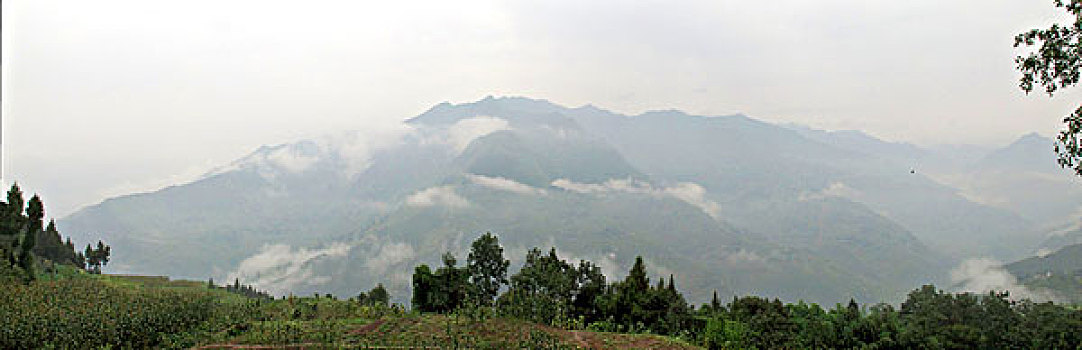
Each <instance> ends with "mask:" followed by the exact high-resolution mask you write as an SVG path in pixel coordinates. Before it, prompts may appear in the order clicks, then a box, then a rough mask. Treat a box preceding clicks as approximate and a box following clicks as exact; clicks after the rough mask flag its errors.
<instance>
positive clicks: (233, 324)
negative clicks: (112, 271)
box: [0, 269, 697, 349]
mask: <svg viewBox="0 0 1082 350" xmlns="http://www.w3.org/2000/svg"><path fill="white" fill-rule="evenodd" d="M0 305H4V307H0V348H5V349H16V348H96V347H122V348H127V347H131V348H150V347H160V348H199V349H232V348H252V347H258V348H307V349H311V348H471V349H507V348H529V349H576V348H587V349H633V348H638V349H641V348H652V349H695V348H697V347H695V346H692V345H689V344H686V343H685V342H682V341H679V340H675V339H672V338H667V337H662V336H657V335H644V334H617V333H605V332H592V331H586V330H562V329H557V328H553V327H549V326H542V325H538V324H534V323H530V322H527V321H522V320H515V319H507V318H492V317H484V316H483V315H473V316H466V315H455V316H449V315H436V314H419V313H411V312H406V311H404V309H403V308H401V307H399V306H397V305H395V306H383V305H363V304H362V303H360V302H358V301H356V300H353V299H350V300H338V299H334V298H330V297H326V296H318V295H315V296H308V297H287V298H281V299H269V298H260V297H255V298H252V297H246V296H242V295H239V294H237V293H233V292H230V291H228V290H227V289H226V288H222V287H210V285H209V284H208V283H206V282H195V281H170V280H169V279H168V278H165V277H145V276H108V275H92V274H86V273H81V272H78V271H76V270H74V269H62V270H61V271H59V272H57V273H53V274H49V275H43V276H42V277H41V278H39V280H37V281H34V282H32V283H30V284H29V285H24V284H21V283H9V282H5V283H3V288H0Z"/></svg>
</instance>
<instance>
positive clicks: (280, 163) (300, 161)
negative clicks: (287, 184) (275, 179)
mask: <svg viewBox="0 0 1082 350" xmlns="http://www.w3.org/2000/svg"><path fill="white" fill-rule="evenodd" d="M265 159H266V161H267V162H269V163H270V164H272V165H274V166H277V167H279V168H282V169H285V170H286V171H289V172H291V173H299V172H303V171H305V170H307V169H308V168H310V167H312V165H313V164H316V162H317V161H319V157H316V156H315V155H312V154H305V153H303V152H300V151H299V150H297V149H295V148H294V147H282V148H279V149H277V150H274V151H273V152H270V154H268V155H267V157H266V158H265Z"/></svg>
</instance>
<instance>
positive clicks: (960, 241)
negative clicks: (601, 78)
mask: <svg viewBox="0 0 1082 350" xmlns="http://www.w3.org/2000/svg"><path fill="white" fill-rule="evenodd" d="M1041 145H1045V146H1046V147H1042V146H1041ZM1052 157H1053V155H1052V153H1051V140H1050V139H1047V138H1043V137H1040V136H1037V135H1027V136H1024V137H1023V138H1021V139H1020V140H1019V141H1018V142H1015V143H1014V144H1011V145H1009V146H1007V147H1005V148H1003V149H998V150H974V149H970V148H935V149H926V148H921V147H917V146H914V145H910V144H904V143H891V142H886V141H882V140H879V139H876V138H874V137H871V136H869V135H867V134H864V133H861V132H859V131H836V132H830V131H822V130H815V129H811V128H807V127H804V126H799V125H774V124H770V123H765V122H762V121H758V120H755V119H752V118H748V117H746V116H742V115H731V116H711V117H707V116H692V115H687V114H685V113H682V112H679V111H656V112H648V113H644V114H641V115H636V116H626V115H620V114H616V113H613V112H609V111H606V110H603V109H599V108H596V107H593V106H589V105H588V106H583V107H579V108H567V107H563V106H559V105H556V104H553V103H550V102H548V101H544V100H534V99H527V98H492V97H489V98H485V99H483V100H480V101H477V102H473V103H465V104H449V103H443V104H439V105H437V106H434V107H433V108H432V109H430V110H429V111H427V112H425V113H423V114H421V115H419V116H417V117H415V118H412V119H409V120H408V121H406V122H405V123H404V124H403V125H402V126H401V127H399V128H395V129H388V130H379V131H375V130H359V131H350V132H342V133H339V134H335V135H328V136H326V137H322V138H319V139H313V140H303V141H298V142H295V143H290V144H283V145H276V146H264V147H260V148H259V149H257V150H256V151H255V152H253V153H252V154H250V155H248V156H246V157H244V158H242V159H239V160H237V161H235V162H233V163H232V164H228V165H226V166H223V167H222V168H220V169H217V170H215V171H214V172H211V173H209V174H207V175H206V176H204V177H203V178H201V179H199V180H197V181H194V182H192V183H188V184H182V185H177V186H172V187H169V188H165V189H162V190H159V191H156V192H152V193H145V194H134V195H129V196H123V197H118V198H112V199H109V200H106V201H104V202H102V203H101V204H98V205H94V206H91V207H87V208H84V209H82V210H80V211H79V212H76V213H75V214H72V215H70V216H68V217H66V218H64V219H62V220H60V221H59V223H58V224H59V226H60V228H61V230H62V231H63V232H65V233H66V234H72V235H75V237H77V238H81V239H82V240H84V241H85V240H90V239H98V238H104V239H105V240H107V241H108V242H110V243H111V245H112V246H113V247H114V248H115V249H114V254H115V257H114V260H113V263H112V269H114V270H115V271H118V272H129V273H151V274H168V275H170V276H176V277H188V278H208V277H213V278H215V279H217V280H222V279H228V280H233V279H234V278H238V279H240V280H241V282H242V283H253V284H256V285H257V286H260V287H261V288H265V289H269V290H271V291H272V292H276V293H289V292H293V293H300V294H305V293H311V292H314V291H319V292H332V293H336V294H339V295H352V294H354V293H357V292H358V291H360V290H365V289H369V288H371V286H372V285H374V284H375V283H377V282H383V283H385V284H387V285H388V286H389V288H390V289H391V290H392V293H393V294H395V295H396V296H397V297H398V298H399V299H401V300H405V299H407V298H408V288H409V281H410V280H409V278H410V274H411V273H412V267H413V266H415V265H416V264H419V263H428V264H436V263H437V261H438V258H439V256H440V254H441V253H442V252H443V251H451V252H453V253H456V254H457V255H458V256H459V258H460V259H459V260H460V261H464V260H465V251H466V249H467V247H468V245H469V242H470V241H472V240H473V239H474V238H476V237H477V236H478V235H480V234H481V233H483V232H486V231H491V232H494V233H497V234H498V235H499V237H500V241H501V243H503V245H504V246H505V247H506V248H507V254H508V255H509V257H510V258H511V259H512V266H513V267H515V266H518V265H519V264H521V262H522V260H523V259H524V256H525V251H526V250H527V249H528V248H530V247H534V246H538V247H542V248H545V247H549V246H554V247H556V248H557V250H558V252H559V253H560V254H561V255H562V256H564V257H567V258H571V259H588V260H591V261H594V262H595V263H599V264H600V265H601V266H602V267H603V268H604V270H605V272H606V275H608V276H609V277H610V278H616V277H618V276H621V275H622V273H624V271H627V269H628V268H629V267H630V263H631V262H632V261H633V260H634V258H635V256H636V255H642V256H644V258H645V259H646V261H647V263H648V266H650V267H651V271H652V272H654V273H655V274H656V276H654V277H655V278H656V277H658V276H662V275H667V274H669V273H673V274H675V275H676V282H677V284H678V285H679V286H680V288H681V289H682V290H685V291H686V293H687V295H688V296H689V297H690V298H691V299H692V300H693V301H702V300H705V299H706V298H708V297H709V296H710V294H711V293H712V291H714V290H717V291H718V292H719V293H722V294H728V295H732V294H748V293H754V294H759V295H766V296H777V297H781V298H784V299H786V300H793V301H795V300H806V301H816V302H826V303H833V302H839V301H847V300H848V299H849V298H850V297H853V298H856V299H857V300H861V301H896V300H899V299H900V297H901V296H903V295H904V293H905V292H906V291H908V290H909V289H910V288H913V287H914V286H916V285H919V284H921V283H928V282H936V281H944V280H945V279H946V275H947V271H948V270H949V269H950V268H951V267H952V266H954V265H955V264H956V263H957V262H958V261H960V260H961V259H964V258H967V257H976V256H992V257H995V258H998V259H1001V260H1013V259H1016V258H1020V257H1023V256H1028V255H1030V254H1032V253H1034V252H1035V251H1036V250H1037V249H1038V248H1039V245H1040V243H1041V242H1042V241H1043V240H1044V239H1045V238H1044V237H1045V235H1046V232H1047V230H1048V229H1047V228H1045V227H1049V226H1047V225H1046V224H1048V223H1059V222H1067V221H1068V220H1070V219H1071V218H1073V217H1074V215H1075V214H1077V213H1078V212H1079V208H1080V206H1082V201H1079V198H1082V197H1079V194H1082V186H1079V183H1078V182H1077V180H1075V178H1074V177H1073V176H1071V175H1070V174H1069V173H1068V172H1066V171H1061V170H1059V169H1058V168H1056V166H1055V163H1054V160H1051V161H1050V162H1051V165H1050V166H1049V165H1046V163H1048V162H1049V160H1048V159H1049V158H1052Z"/></svg>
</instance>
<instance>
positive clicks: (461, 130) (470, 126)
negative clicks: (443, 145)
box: [446, 116, 511, 153]
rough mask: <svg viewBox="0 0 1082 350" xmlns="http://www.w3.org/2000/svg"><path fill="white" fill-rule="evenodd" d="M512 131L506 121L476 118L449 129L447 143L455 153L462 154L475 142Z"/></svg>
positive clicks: (463, 120) (456, 124)
mask: <svg viewBox="0 0 1082 350" xmlns="http://www.w3.org/2000/svg"><path fill="white" fill-rule="evenodd" d="M510 129H511V127H510V124H508V123H507V121H506V120H503V119H500V118H496V117H489V116H476V117H473V118H467V119H462V120H459V121H457V122H455V123H454V124H453V125H451V126H450V127H449V128H447V135H446V142H447V143H449V144H450V145H451V147H453V148H454V149H455V151H457V152H458V153H462V151H463V150H465V149H466V146H469V145H470V142H473V140H476V139H478V138H480V137H482V136H485V135H488V134H491V133H494V132H497V131H501V130H510Z"/></svg>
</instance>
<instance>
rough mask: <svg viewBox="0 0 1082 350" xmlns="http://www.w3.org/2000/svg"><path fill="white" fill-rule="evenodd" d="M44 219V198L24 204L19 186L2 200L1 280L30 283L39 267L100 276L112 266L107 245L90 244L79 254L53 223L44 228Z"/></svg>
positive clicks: (0, 223)
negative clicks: (69, 268) (62, 267)
mask: <svg viewBox="0 0 1082 350" xmlns="http://www.w3.org/2000/svg"><path fill="white" fill-rule="evenodd" d="M24 204H25V207H24ZM44 218H45V204H44V203H42V201H41V198H40V197H38V195H34V196H33V197H31V198H30V201H24V200H23V192H22V189H20V188H19V184H12V185H11V189H9V190H8V193H7V201H0V279H5V280H21V281H23V282H29V281H30V280H33V279H34V277H35V269H36V268H37V267H39V266H40V267H44V268H46V269H47V270H49V271H52V270H55V269H56V266H58V265H67V266H74V267H78V268H80V269H87V268H89V271H92V272H94V273H101V268H102V267H103V266H105V265H106V264H108V263H109V255H110V250H111V248H110V247H109V246H108V245H105V244H104V243H102V242H101V241H98V245H97V246H96V247H91V246H90V245H87V246H86V250H85V253H80V252H78V251H76V250H75V245H74V244H73V243H71V238H68V240H67V241H66V242H63V241H61V237H60V232H59V231H57V229H56V223H55V222H54V221H53V220H51V219H50V220H49V225H48V226H44Z"/></svg>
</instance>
